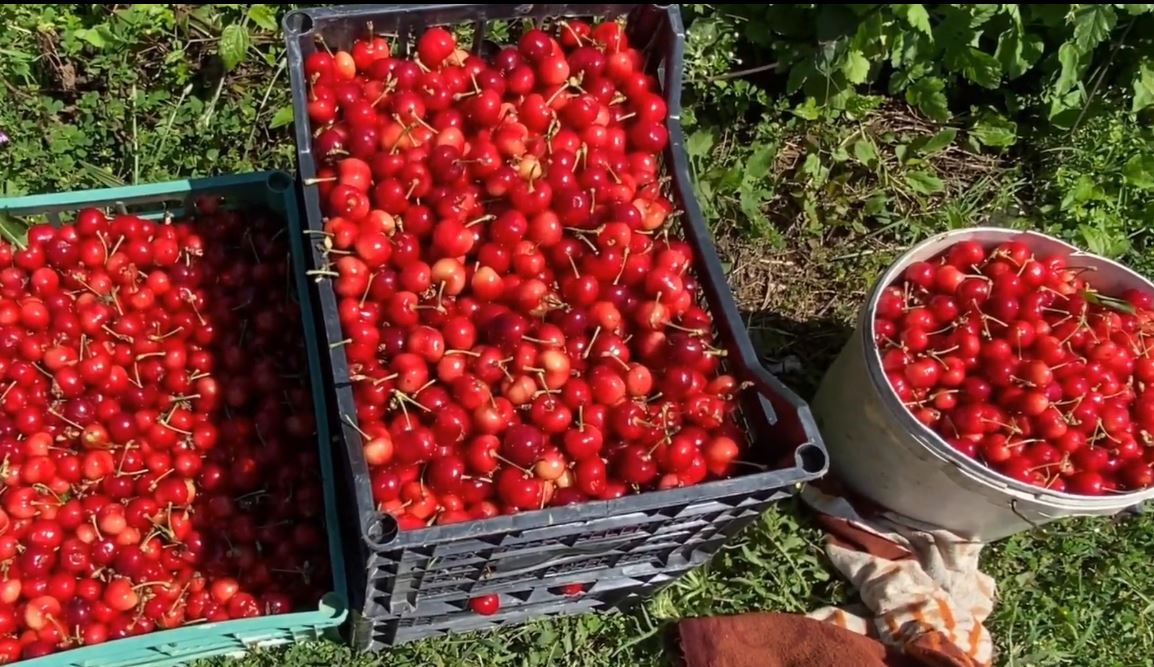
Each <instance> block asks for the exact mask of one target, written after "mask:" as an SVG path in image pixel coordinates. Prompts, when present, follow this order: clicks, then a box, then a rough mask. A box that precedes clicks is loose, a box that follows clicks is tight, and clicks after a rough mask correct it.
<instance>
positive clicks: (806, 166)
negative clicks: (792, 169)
mask: <svg viewBox="0 0 1154 667" xmlns="http://www.w3.org/2000/svg"><path fill="white" fill-rule="evenodd" d="M821 170H822V166H821V158H820V157H818V155H817V153H810V154H809V155H806V156H805V162H803V163H802V165H801V171H802V173H805V174H808V175H809V176H811V177H817V176H819V175H820V174H821Z"/></svg>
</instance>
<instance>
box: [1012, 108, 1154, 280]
mask: <svg viewBox="0 0 1154 667" xmlns="http://www.w3.org/2000/svg"><path fill="white" fill-rule="evenodd" d="M1037 155H1038V162H1037V167H1036V168H1035V170H1034V174H1033V179H1032V180H1033V181H1034V183H1035V184H1036V187H1037V194H1036V202H1035V206H1036V208H1037V210H1038V211H1039V213H1040V215H1041V217H1042V220H1043V221H1044V223H1045V224H1046V226H1047V229H1048V230H1049V231H1051V232H1052V233H1055V234H1058V235H1061V236H1063V237H1065V238H1067V239H1068V240H1070V241H1071V242H1073V243H1075V244H1077V245H1078V246H1080V247H1083V248H1086V249H1087V250H1090V251H1091V252H1095V253H1098V254H1102V255H1105V256H1108V257H1112V258H1116V259H1120V260H1122V261H1125V262H1127V263H1130V264H1132V265H1134V266H1135V267H1138V268H1139V269H1143V270H1149V269H1151V268H1154V262H1152V260H1151V258H1150V257H1148V251H1149V249H1150V248H1151V247H1154V231H1152V230H1154V133H1152V132H1151V131H1150V130H1149V129H1148V128H1144V127H1142V126H1140V125H1137V124H1135V123H1134V122H1133V121H1132V120H1131V118H1130V115H1129V114H1128V113H1127V112H1126V109H1125V108H1123V107H1122V106H1121V105H1116V106H1115V107H1113V110H1112V111H1109V112H1107V113H1102V114H1098V115H1094V116H1092V117H1090V118H1088V119H1087V120H1086V121H1085V122H1084V123H1083V124H1082V126H1080V127H1079V128H1078V129H1077V130H1076V131H1074V132H1073V133H1069V134H1061V135H1058V136H1049V137H1047V136H1043V137H1041V138H1040V139H1039V148H1038V151H1037Z"/></svg>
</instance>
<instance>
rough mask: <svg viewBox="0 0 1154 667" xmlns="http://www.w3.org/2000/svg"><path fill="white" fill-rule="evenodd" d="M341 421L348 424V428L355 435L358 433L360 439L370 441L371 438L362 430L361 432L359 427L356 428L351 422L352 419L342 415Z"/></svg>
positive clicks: (355, 424)
mask: <svg viewBox="0 0 1154 667" xmlns="http://www.w3.org/2000/svg"><path fill="white" fill-rule="evenodd" d="M341 419H343V420H344V421H345V423H346V424H348V425H349V426H352V427H353V430H355V431H356V432H357V433H360V434H361V437H362V438H364V439H365V440H372V438H370V437H369V434H368V433H365V432H364V431H363V430H361V427H360V426H357V423H356V422H354V421H353V418H352V417H350V416H348V415H346V414H342V415H341Z"/></svg>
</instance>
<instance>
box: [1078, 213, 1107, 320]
mask: <svg viewBox="0 0 1154 667" xmlns="http://www.w3.org/2000/svg"><path fill="white" fill-rule="evenodd" d="M1078 231H1079V232H1080V233H1081V234H1082V239H1083V240H1084V241H1085V242H1086V249H1087V250H1089V251H1090V252H1092V253H1094V254H1095V255H1103V256H1105V255H1108V254H1109V251H1110V245H1111V243H1110V236H1109V234H1107V233H1106V232H1104V231H1102V230H1101V229H1098V228H1097V227H1091V226H1090V225H1079V226H1078ZM1086 300H1087V301H1090V299H1086ZM1091 303H1093V302H1091Z"/></svg>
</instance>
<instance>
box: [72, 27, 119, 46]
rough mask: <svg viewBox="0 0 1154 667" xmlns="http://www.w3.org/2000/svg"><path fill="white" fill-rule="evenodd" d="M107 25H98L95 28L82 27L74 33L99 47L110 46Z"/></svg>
mask: <svg viewBox="0 0 1154 667" xmlns="http://www.w3.org/2000/svg"><path fill="white" fill-rule="evenodd" d="M107 33H108V28H107V26H97V27H95V28H81V29H79V30H76V31H75V32H73V33H72V34H74V35H76V37H77V38H78V39H82V40H84V41H86V42H88V43H89V44H91V45H92V46H95V47H96V48H98V49H103V48H104V47H106V46H108V37H109V36H110V35H107Z"/></svg>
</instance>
